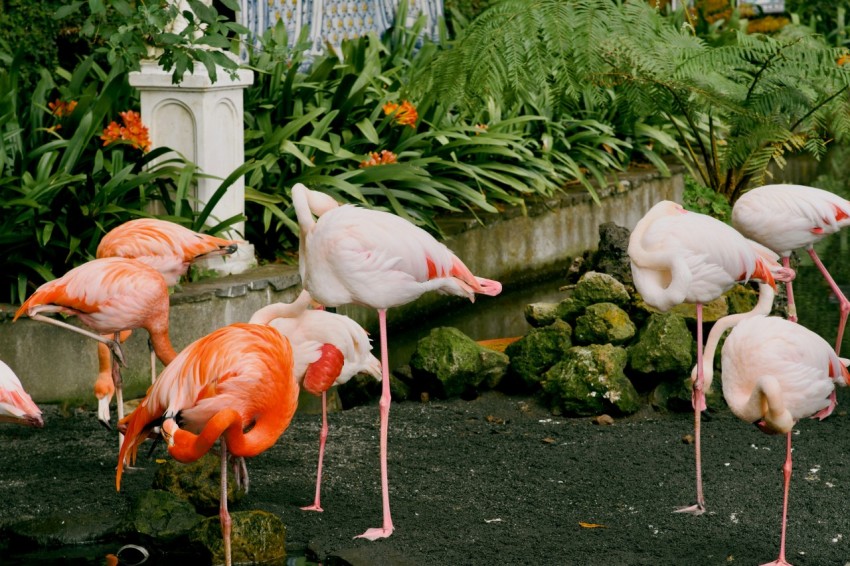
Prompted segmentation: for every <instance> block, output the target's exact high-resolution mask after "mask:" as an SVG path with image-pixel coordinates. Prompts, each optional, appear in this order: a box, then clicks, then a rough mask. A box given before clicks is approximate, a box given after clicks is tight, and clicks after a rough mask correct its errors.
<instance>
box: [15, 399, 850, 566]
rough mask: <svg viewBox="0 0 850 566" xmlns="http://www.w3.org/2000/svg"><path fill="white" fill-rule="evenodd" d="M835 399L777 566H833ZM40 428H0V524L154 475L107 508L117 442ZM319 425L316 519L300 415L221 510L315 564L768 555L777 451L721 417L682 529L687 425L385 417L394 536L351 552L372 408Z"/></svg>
mask: <svg viewBox="0 0 850 566" xmlns="http://www.w3.org/2000/svg"><path fill="white" fill-rule="evenodd" d="M847 397H848V396H847V392H846V391H842V392H840V394H839V410H838V411H837V412H836V414H834V415H833V416H831V417H830V418H829V419H827V420H825V421H823V422H817V421H812V420H806V421H804V422H801V423H800V424H799V425H798V427H797V432H796V433H795V435H794V443H795V452H794V457H795V461H794V476H793V479H792V486H791V504H790V523H789V528H788V559H789V561H790V562H791V563H792V564H795V565H796V566H804V565H818V566H825V565H845V564H847V563H850V516H848V513H847V511H846V508H847V503H846V502H847V499H848V495H850V466H848V465H847V463H848V462H850V458H848V450H850V418H849V417H848V416H847V414H846V412H844V411H842V408H843V407H846V406H848V403H850V399H848V398H847ZM45 413H46V426H45V428H44V429H42V430H32V429H25V428H20V427H15V426H12V425H6V426H2V427H0V446H2V447H3V450H2V451H0V470H2V472H0V502H1V503H0V523H10V522H15V521H20V520H22V519H29V518H38V519H52V518H57V517H58V518H60V519H64V518H67V519H68V520H69V521H78V520H79V519H78V517H80V516H92V517H104V516H107V517H108V516H113V515H120V514H122V513H125V512H126V510H127V508H128V505H129V502H130V501H131V499H132V497H133V496H134V495H135V494H137V493H139V492H141V491H142V490H144V489H147V488H148V487H149V486H150V483H151V479H152V476H153V470H154V468H155V467H156V466H157V464H156V463H155V462H154V461H153V460H145V459H141V460H140V464H141V465H142V466H144V469H143V470H140V471H136V472H134V473H131V474H129V475H127V476H125V478H126V479H125V483H124V485H123V486H122V491H121V492H120V493H116V492H115V490H114V487H113V486H114V475H115V474H114V467H115V462H116V453H117V442H116V439H115V437H114V436H113V435H110V434H109V433H107V432H106V431H105V430H104V429H102V428H101V427H100V426H99V424H98V423H97V420H96V418H95V415H94V413H93V412H91V411H83V410H76V411H71V414H70V415H66V416H63V415H62V414H61V413H62V412H61V411H60V410H59V408H58V407H47V408H46V411H45ZM330 426H331V431H330V438H329V441H328V447H327V456H326V466H325V470H326V471H325V481H324V490H323V498H322V503H323V506H324V508H325V512H324V513H309V512H304V511H301V510H299V506H301V505H305V504H307V503H310V502H311V501H312V496H313V489H314V478H315V459H316V453H317V444H318V430H319V417H318V416H317V415H308V414H298V415H296V418H295V420H294V421H293V423H292V425H291V426H290V428H289V430H288V431H287V432H286V433H285V434H284V435H283V436H282V437H281V439H280V441H279V442H278V443H277V445H276V446H274V447H273V448H272V449H270V450H269V451H267V452H266V453H264V454H262V455H260V456H259V457H257V458H254V459H253V460H251V461H250V462H249V464H248V466H249V469H250V472H251V481H252V484H251V492H250V493H249V494H248V495H247V496H246V497H245V498H244V499H243V500H241V501H240V502H239V503H237V504H236V505H233V506H232V507H231V509H232V510H245V509H265V510H268V511H271V512H274V513H276V514H277V515H278V516H280V517H281V519H282V520H283V521H284V523H286V525H287V526H288V545H287V546H288V547H289V548H290V549H291V550H293V551H295V552H296V553H302V554H306V555H307V556H312V557H314V558H315V559H318V560H319V561H321V562H322V563H324V564H331V563H340V562H339V561H335V557H343V558H345V559H346V560H347V561H348V562H349V563H352V564H362V565H373V564H374V565H385V564H404V565H420V566H427V565H464V564H469V565H503V564H505V565H507V564H511V565H514V564H534V565H538V566H542V565H548V564H558V565H601V566H609V565H611V566H617V565H638V564H640V565H653V566H666V565H703V564H705V565H719V564H740V565H757V564H761V563H763V562H768V561H770V560H773V559H775V558H776V555H777V552H778V547H779V520H780V512H781V472H780V466H781V464H782V462H783V459H784V457H785V452H784V437H779V436H776V437H771V436H766V435H764V434H762V433H761V432H759V431H758V430H757V429H756V428H755V427H754V426H751V425H747V424H745V423H742V422H740V421H738V420H737V419H736V418H734V417H733V416H732V415H731V414H730V413H729V412H727V411H723V412H719V413H715V414H713V415H711V416H710V418H709V420H708V421H707V422H706V423H705V426H704V431H705V438H704V444H703V445H704V451H705V475H704V478H705V486H706V498H707V503H708V507H709V512H708V513H706V514H705V515H703V516H700V517H693V516H690V515H679V514H673V513H671V510H672V509H673V508H674V507H675V506H677V505H682V504H685V503H690V502H691V501H692V498H693V492H694V486H693V459H692V458H693V452H692V450H693V448H692V446H691V445H688V444H686V443H684V442H683V440H682V437H683V436H684V435H686V434H687V433H689V432H690V430H691V426H692V417H691V416H690V415H688V414H658V413H654V412H652V411H650V410H646V411H644V412H643V413H642V414H638V415H635V416H632V417H629V418H625V419H621V420H617V421H616V422H615V424H613V425H610V426H600V425H595V424H593V423H592V422H591V419H585V418H582V419H567V418H563V417H553V416H552V415H551V414H549V413H548V412H547V411H546V410H545V409H543V408H542V407H541V406H540V405H539V404H538V403H537V402H536V401H535V400H534V399H533V398H526V397H512V396H505V395H502V394H500V393H495V392H493V393H487V394H485V395H483V396H482V397H480V398H478V399H476V400H473V401H463V400H451V401H432V402H430V403H423V404H420V403H413V402H406V403H396V404H394V405H393V407H392V411H391V413H390V455H389V474H390V495H391V503H392V510H393V520H394V522H395V527H396V531H395V534H393V536H392V537H390V538H388V539H385V540H382V541H377V542H368V541H365V540H360V539H358V540H354V539H353V538H352V537H353V536H354V535H356V534H359V533H361V532H362V531H364V530H365V529H366V528H367V527H373V526H379V524H380V510H381V504H380V482H379V478H378V454H377V451H378V441H377V437H378V411H377V405H372V406H364V407H357V408H353V409H350V410H346V411H344V412H341V413H335V414H332V415H331V417H330ZM162 454H163V451H162V449H161V448H159V449H158V452H157V453H156V454H155V457H159V458H162V457H163V455H162ZM589 525H594V526H593V527H591V526H589ZM121 544H123V542H122V541H115V543H114V544H113V545H112V546H111V547H112V548H117V547H118V546H120V545H121ZM101 556H102V555H101ZM4 562H6V563H12V564H18V563H27V564H33V563H39V562H41V563H45V564H55V563H59V561H58V559H57V558H56V557H55V555H54V556H53V557H52V558H46V557H45V558H44V559H42V560H39V559H37V558H35V557H33V556H32V555H30V556H29V557H28V558H27V559H26V561H25V562H22V561H18V562H16V561H14V560H13V558H12V557H11V556H10V555H8V553H7V556H6V558H5V559H4V558H3V557H2V556H0V564H2V563H4ZM66 563H70V562H66ZM75 563H76V562H75ZM81 563H93V564H96V563H102V560H100V561H98V560H96V559H95V558H92V559H91V561H90V562H81ZM343 563H344V562H343Z"/></svg>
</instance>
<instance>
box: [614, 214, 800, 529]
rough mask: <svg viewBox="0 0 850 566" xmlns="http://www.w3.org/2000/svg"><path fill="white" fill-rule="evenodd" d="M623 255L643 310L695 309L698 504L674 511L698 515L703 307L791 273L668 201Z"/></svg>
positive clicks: (728, 231)
mask: <svg viewBox="0 0 850 566" xmlns="http://www.w3.org/2000/svg"><path fill="white" fill-rule="evenodd" d="M628 253H629V257H630V259H631V268H632V276H633V278H634V283H635V288H636V289H637V291H638V293H640V295H641V297H643V300H644V301H646V303H647V304H648V305H650V306H652V307H655V308H657V309H659V310H662V311H666V310H668V309H670V308H672V307H674V306H676V305H678V304H681V303H695V304H696V314H697V364H696V368H697V375H696V379H695V380H694V382H693V397H692V400H693V406H694V451H695V460H696V491H697V500H696V503H694V504H693V505H690V506H686V507H681V508H678V509H677V510H676V511H677V512H680V513H692V514H695V515H700V514H702V513H704V512H705V498H704V496H703V490H702V469H701V447H700V413H701V412H702V411H703V410H705V389H704V386H703V380H704V378H703V373H704V372H703V359H704V358H703V352H702V348H703V339H702V305H703V303H707V302H710V301H713V300H715V299H717V298H718V297H720V296H721V295H722V294H723V293H725V292H726V291H728V290H729V289H731V288H732V286H734V285H735V284H737V283H739V282H745V281H750V280H758V281H762V282H765V283H767V284H768V285H770V286H773V285H774V277H776V278H777V279H780V280H785V279H787V278H791V277H793V272H792V271H791V270H790V269H784V268H782V266H781V265H779V263H777V261H776V260H777V259H778V256H777V255H776V254H774V253H773V252H771V251H770V250H768V249H767V248H765V247H764V246H762V245H760V244H757V243H755V242H752V241H750V240H747V239H746V238H744V237H743V236H742V235H741V234H739V233H738V232H737V231H735V229H734V228H732V227H730V226H727V225H726V224H724V223H723V222H721V221H719V220H717V219H715V218H712V217H710V216H707V215H705V214H698V213H695V212H689V211H686V210H685V209H684V208H683V207H682V206H681V205H679V204H676V203H674V202H671V201H661V202H659V203H657V204H656V205H655V206H653V207H652V208H651V209H650V210H649V212H647V213H646V215H644V217H643V218H641V220H640V221H639V222H638V223H637V225H636V226H635V229H634V231H633V232H632V234H631V237H630V239H629V248H628ZM771 302H772V297H771ZM768 310H769V309H768Z"/></svg>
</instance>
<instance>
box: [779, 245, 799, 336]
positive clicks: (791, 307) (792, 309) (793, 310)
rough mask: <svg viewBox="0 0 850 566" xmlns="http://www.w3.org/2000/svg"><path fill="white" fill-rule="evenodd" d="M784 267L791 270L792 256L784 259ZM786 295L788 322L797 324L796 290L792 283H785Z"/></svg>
mask: <svg viewBox="0 0 850 566" xmlns="http://www.w3.org/2000/svg"><path fill="white" fill-rule="evenodd" d="M782 266H783V267H784V268H786V269H791V257H790V256H785V257H783V258H782ZM785 295H786V296H787V297H788V320H790V321H791V322H797V306H796V305H795V304H794V288H793V287H792V286H791V281H786V282H785Z"/></svg>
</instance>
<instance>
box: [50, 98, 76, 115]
mask: <svg viewBox="0 0 850 566" xmlns="http://www.w3.org/2000/svg"><path fill="white" fill-rule="evenodd" d="M47 107H48V108H50V112H51V113H53V115H54V116H56V117H57V118H64V117H65V116H70V115H71V112H73V111H74V108H76V107H77V101H76V100H72V101H70V102H65V101H64V100H59V99H58V98H57V99H56V100H54V101H53V102H48V103H47Z"/></svg>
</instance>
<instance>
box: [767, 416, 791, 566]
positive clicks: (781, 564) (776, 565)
mask: <svg viewBox="0 0 850 566" xmlns="http://www.w3.org/2000/svg"><path fill="white" fill-rule="evenodd" d="M786 436H787V439H788V440H787V445H786V456H785V464H784V465H783V466H782V475H783V476H784V477H785V495H784V498H783V500H782V536H781V538H780V539H779V558H777V559H776V560H774V561H773V562H769V563H767V564H762V566H791V564H789V563H788V562H787V561H786V560H785V527H786V526H787V524H788V488H789V486H790V485H791V433H790V432H789V433H788V434H787V435H786Z"/></svg>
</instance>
